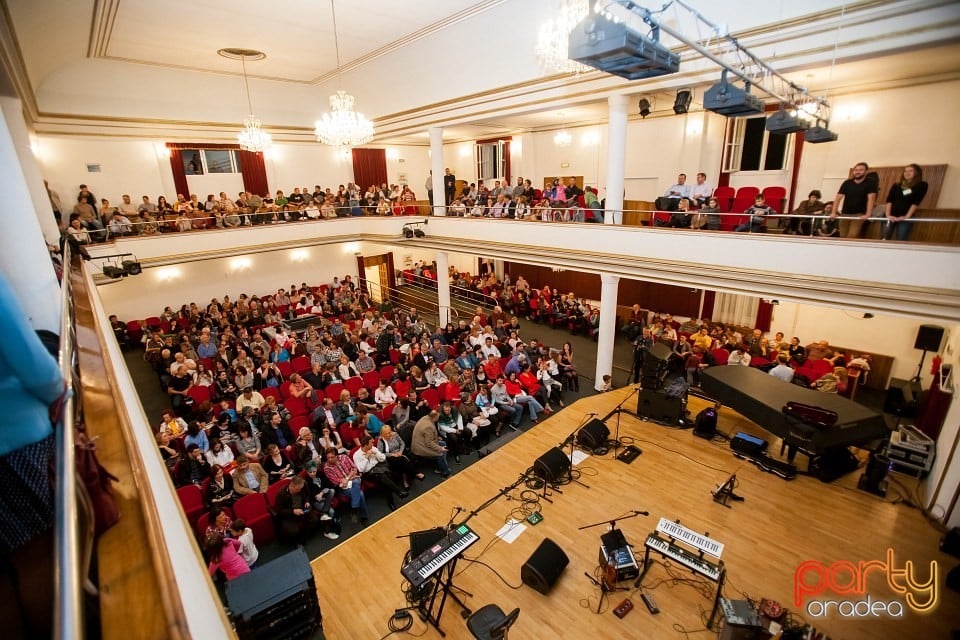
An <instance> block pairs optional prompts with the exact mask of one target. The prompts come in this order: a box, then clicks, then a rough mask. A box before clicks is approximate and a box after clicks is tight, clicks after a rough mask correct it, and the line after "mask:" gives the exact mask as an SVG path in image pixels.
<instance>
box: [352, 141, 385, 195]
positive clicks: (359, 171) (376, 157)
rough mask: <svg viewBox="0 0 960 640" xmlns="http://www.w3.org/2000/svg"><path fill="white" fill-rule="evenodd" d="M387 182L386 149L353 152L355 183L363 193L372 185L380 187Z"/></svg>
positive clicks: (356, 150) (355, 150)
mask: <svg viewBox="0 0 960 640" xmlns="http://www.w3.org/2000/svg"><path fill="white" fill-rule="evenodd" d="M386 181H387V151H386V149H354V150H353V183H354V184H355V185H357V188H358V189H360V192H361V193H363V191H364V190H366V188H367V187H369V186H370V185H372V184H375V185H378V186H379V185H381V184H383V183H384V182H386Z"/></svg>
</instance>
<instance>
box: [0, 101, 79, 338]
mask: <svg viewBox="0 0 960 640" xmlns="http://www.w3.org/2000/svg"><path fill="white" fill-rule="evenodd" d="M4 116H5V117H3V118H0V166H2V167H3V171H0V193H2V194H3V196H4V206H3V207H2V208H0V226H2V227H3V230H4V231H3V233H0V271H2V272H3V275H4V277H5V278H6V279H7V282H9V283H10V287H11V288H12V289H13V290H14V292H15V293H16V295H17V298H18V299H19V300H20V305H21V306H22V307H23V310H24V311H25V312H26V314H27V320H28V321H29V322H30V324H31V325H32V326H33V328H34V329H47V330H48V331H52V332H54V333H57V334H59V333H60V284H59V283H58V282H57V276H56V274H55V273H54V271H53V265H52V264H51V263H50V254H49V252H48V251H47V245H46V242H45V241H44V235H43V230H42V229H41V226H40V216H43V215H45V216H46V217H47V218H48V219H49V220H50V222H53V221H54V218H53V212H52V210H51V208H50V205H49V202H47V204H46V208H45V209H44V210H43V212H42V213H41V212H40V211H38V210H37V209H36V208H35V206H34V201H33V199H32V198H31V197H30V189H29V187H28V186H27V180H26V178H25V177H24V171H23V168H22V166H21V164H20V159H19V158H18V157H17V150H16V147H15V145H14V141H13V137H12V136H11V134H10V127H9V124H8V122H9V120H8V119H9V118H10V116H9V115H7V114H6V112H5V113H4ZM19 118H20V120H21V122H22V120H23V116H19ZM13 119H14V120H16V118H13ZM28 150H29V143H28ZM40 186H41V188H43V182H42V181H41V183H40ZM43 194H44V199H45V200H46V189H44V191H43ZM64 215H65V216H66V215H68V214H67V213H64ZM53 228H54V229H56V224H54V225H53ZM58 237H59V232H57V233H56V234H55V235H54V242H57V238H58Z"/></svg>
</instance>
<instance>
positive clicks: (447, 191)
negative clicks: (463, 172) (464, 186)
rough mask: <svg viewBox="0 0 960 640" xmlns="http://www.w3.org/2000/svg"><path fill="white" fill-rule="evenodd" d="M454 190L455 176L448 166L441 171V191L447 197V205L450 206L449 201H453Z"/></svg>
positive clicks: (455, 187) (455, 188)
mask: <svg viewBox="0 0 960 640" xmlns="http://www.w3.org/2000/svg"><path fill="white" fill-rule="evenodd" d="M456 190H457V176H455V175H453V172H452V171H450V169H449V168H448V169H446V170H444V172H443V193H444V196H445V197H446V199H447V206H450V203H452V202H453V197H454V194H455V192H456Z"/></svg>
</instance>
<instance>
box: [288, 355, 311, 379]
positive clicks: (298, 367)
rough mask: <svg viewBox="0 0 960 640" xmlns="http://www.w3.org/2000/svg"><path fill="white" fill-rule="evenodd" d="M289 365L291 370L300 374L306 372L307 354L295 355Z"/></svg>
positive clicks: (308, 361) (307, 369)
mask: <svg viewBox="0 0 960 640" xmlns="http://www.w3.org/2000/svg"><path fill="white" fill-rule="evenodd" d="M291 366H292V367H293V370H294V371H296V372H297V373H299V374H300V375H303V374H305V373H308V372H309V371H310V358H308V357H307V356H297V357H296V358H294V359H293V362H292V363H291Z"/></svg>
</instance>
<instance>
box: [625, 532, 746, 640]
mask: <svg viewBox="0 0 960 640" xmlns="http://www.w3.org/2000/svg"><path fill="white" fill-rule="evenodd" d="M661 555H662V554H661ZM667 559H668V560H669V559H670V558H667ZM652 564H653V558H651V557H650V547H646V549H645V550H644V554H643V568H642V569H641V570H640V575H639V576H638V577H637V580H636V582H634V583H633V586H634V588H639V587H640V585H641V583H643V578H644V576H646V575H647V571H648V570H649V569H650V565H652ZM678 564H679V563H678ZM679 566H681V567H683V565H682V564H680V565H679ZM683 568H685V569H689V567H683ZM691 570H692V569H691ZM694 573H695V574H697V575H701V574H698V573H697V572H696V571H694ZM704 577H705V578H706V576H704ZM707 579H708V580H710V578H707ZM726 579H727V568H726V567H724V566H722V563H721V566H720V577H719V578H717V593H716V595H715V596H714V597H713V609H711V610H710V617H709V618H708V619H707V625H706V627H707V629H712V628H713V623H714V621H715V620H716V617H717V612H718V611H719V610H720V598H721V597H722V596H723V583H724V582H725V581H726Z"/></svg>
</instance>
